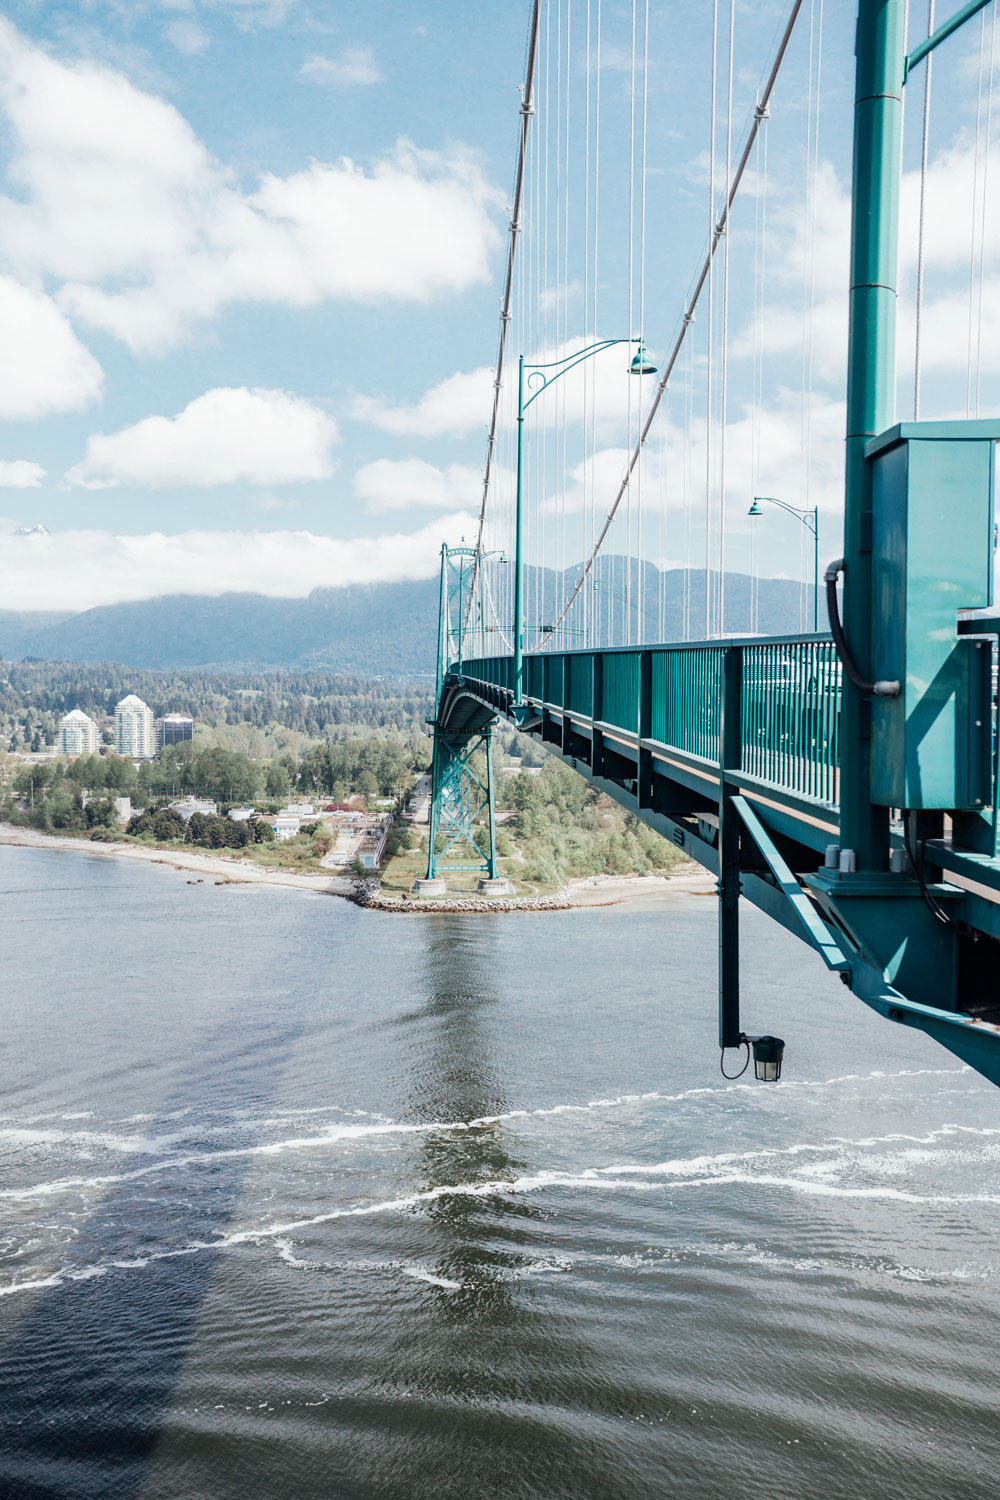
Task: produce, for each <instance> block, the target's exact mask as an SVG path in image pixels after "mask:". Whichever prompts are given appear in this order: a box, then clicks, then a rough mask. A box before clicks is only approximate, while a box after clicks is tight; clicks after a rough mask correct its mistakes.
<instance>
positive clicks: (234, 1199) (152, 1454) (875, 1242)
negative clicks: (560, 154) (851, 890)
mask: <svg viewBox="0 0 1000 1500" xmlns="http://www.w3.org/2000/svg"><path fill="white" fill-rule="evenodd" d="M0 892H2V897H3V902H4V909H5V916H6V921H5V923H4V936H3V940H2V956H3V965H2V976H3V995H4V1002H3V1016H4V1024H3V1032H2V1042H0V1045H2V1053H0V1056H2V1061H3V1075H2V1076H3V1088H2V1095H0V1497H3V1500H7V1497H12V1500H41V1497H46V1500H48V1497H59V1500H63V1497H65V1500H91V1497H101V1500H104V1497H108V1500H132V1497H136V1500H192V1497H199V1500H200V1497H211V1500H361V1497H366V1500H367V1497H371V1500H376V1497H377V1500H452V1497H455V1500H458V1497H461V1500H477V1497H488V1500H494V1497H496V1500H515V1497H517V1500H520V1497H525V1500H528V1497H530V1500H535V1497H566V1500H581V1497H600V1500H618V1497H622V1500H626V1497H627V1500H653V1497H661V1496H675V1497H683V1500H687V1497H694V1496H696V1495H697V1496H699V1497H707V1500H716V1497H717V1500H734V1497H753V1496H758V1495H759V1496H761V1497H763V1496H771V1497H773V1496H778V1497H814V1496H815V1497H822V1500H840V1497H844V1500H847V1497H851V1500H856V1497H858V1496H865V1497H866V1500H890V1497H891V1500H897V1497H900V1496H906V1497H907V1500H924V1497H926V1500H932V1497H933V1500H938V1497H941V1496H943V1495H948V1496H950V1497H957V1500H977V1497H984V1500H985V1497H987V1496H993V1495H995V1493H996V1484H997V1481H996V1471H997V1464H998V1460H1000V1438H998V1421H997V1403H998V1367H1000V1322H998V1316H997V1314H998V1310H1000V1295H998V1275H997V1273H998V1269H1000V1245H998V1239H997V1226H998V1221H1000V1093H998V1092H997V1091H996V1090H993V1089H992V1088H990V1087H989V1086H988V1085H987V1084H986V1083H985V1082H984V1081H983V1080H981V1079H980V1078H979V1077H978V1076H977V1075H976V1074H974V1073H971V1072H969V1071H968V1070H966V1069H964V1068H963V1067H962V1066H961V1065H960V1064H959V1063H958V1061H957V1060H956V1059H954V1058H953V1057H952V1056H951V1055H950V1054H948V1053H946V1052H944V1051H941V1050H940V1049H937V1048H935V1047H934V1046H933V1045H932V1044H931V1043H930V1042H928V1041H926V1040H925V1039H923V1038H921V1037H919V1036H916V1035H914V1034H912V1033H910V1032H908V1031H905V1030H903V1029H902V1028H895V1027H892V1026H891V1025H889V1024H887V1023H885V1022H883V1021H881V1020H880V1019H879V1018H877V1017H875V1016H873V1015H871V1014H870V1013H869V1012H867V1011H866V1010H865V1009H864V1007H862V1006H861V1005H860V1004H859V1003H858V1002H857V1001H855V1000H854V999H853V998H852V997H851V996H850V995H849V994H848V992H847V991H846V990H845V989H844V988H843V987H842V986H841V985H840V984H839V983H838V982H837V981H836V979H835V978H832V977H831V976H828V975H827V974H826V973H825V971H824V970H823V969H822V967H821V966H820V964H819V962H818V961H815V962H814V961H813V960H812V959H811V958H810V955H809V954H808V952H807V951H806V950H805V949H804V948H803V947H802V946H801V945H799V944H798V943H796V942H795V941H794V940H793V939H791V938H790V937H788V936H786V935H785V934H784V933H782V932H781V931H780V930H779V929H778V928H777V927H775V926H774V925H772V924H770V923H768V922H767V921H766V920H765V919H763V918H761V917H759V916H758V915H756V914H755V913H754V912H753V911H748V913H747V916H746V923H745V949H746V981H745V1014H744V1024H745V1025H746V1026H747V1028H748V1029H753V1030H772V1031H776V1032H778V1033H779V1034H781V1035H783V1036H784V1037H785V1038H786V1041H787V1044H788V1047H787V1054H786V1077H785V1079H783V1080H782V1082H781V1083H780V1084H778V1085H775V1086H766V1085H762V1084H756V1083H754V1082H753V1081H752V1080H750V1081H748V1080H747V1079H746V1078H744V1079H742V1080H740V1081H739V1082H734V1083H727V1082H726V1081H725V1080H724V1079H722V1078H721V1077H720V1075H719V1071H718V1053H717V1050H716V1048H715V1042H714V1035H715V1018H714V1006H715V994H714V984H715V973H714V965H715V917H714V909H713V903H712V901H711V900H705V899H704V898H697V897H690V898H683V899H681V900H679V901H678V902H677V903H676V905H671V906H669V907H667V906H664V905H661V906H659V907H656V908H651V909H648V910H621V909H619V910H597V911H594V910H591V911H586V910H583V911H575V912H556V913H544V914H530V915H528V914H525V915H523V916H497V917H492V918H490V917H487V918H482V917H476V918H473V917H439V918H419V917H391V916H384V915H380V914H376V913H367V912H363V911H360V910H358V909H356V908H354V907H352V906H350V905H349V904H347V903H345V902H343V901H338V900H335V899H331V898H328V897H320V896H314V895H311V894H304V893H300V892H297V891H282V890H267V889H263V888H250V887H241V886H222V887H216V886H215V885H214V884H212V883H211V881H207V882H206V883H203V884H200V885H191V884H189V883H188V877H187V876H186V875H185V874H183V873H181V872H177V871H173V870H169V869H165V868H158V867H154V866H140V865H134V864H131V863H120V862H116V861H114V860H108V859H100V858H88V857H85V856H74V855H70V854H62V853H48V852H41V851H33V850H20V849H10V848H0Z"/></svg>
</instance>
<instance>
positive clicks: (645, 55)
mask: <svg viewBox="0 0 1000 1500" xmlns="http://www.w3.org/2000/svg"><path fill="white" fill-rule="evenodd" d="M648 106H649V0H644V6H643V25H642V131H641V135H640V143H639V332H640V334H641V333H642V330H643V328H644V327H645V326H646V124H647V117H648ZM629 332H630V333H631V332H633V330H632V329H631V328H630V329H629ZM638 415H639V413H638V411H637V412H636V417H637V418H638ZM630 436H631V433H630ZM643 500H644V496H643V484H642V464H641V463H640V465H639V484H638V489H637V495H636V508H637V510H638V512H639V523H638V527H637V529H636V549H635V550H636V556H637V557H638V559H639V589H638V593H639V599H638V603H639V612H638V634H637V637H636V639H637V640H638V642H639V644H640V645H642V643H643V642H644V641H645V639H646V594H645V576H646V571H645V559H644V558H643V552H642V543H643ZM661 509H662V507H661ZM657 639H658V640H662V639H663V636H662V633H661V634H660V635H658V637H657Z"/></svg>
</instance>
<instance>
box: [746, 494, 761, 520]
mask: <svg viewBox="0 0 1000 1500" xmlns="http://www.w3.org/2000/svg"><path fill="white" fill-rule="evenodd" d="M763 514H764V512H763V511H762V510H761V508H760V505H759V504H758V502H757V496H756V495H754V497H753V504H752V505H751V507H750V509H749V510H748V511H747V515H748V516H762V515H763Z"/></svg>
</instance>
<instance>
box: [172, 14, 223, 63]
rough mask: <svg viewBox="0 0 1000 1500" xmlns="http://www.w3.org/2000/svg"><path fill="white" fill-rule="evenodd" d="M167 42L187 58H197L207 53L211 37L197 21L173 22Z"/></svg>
mask: <svg viewBox="0 0 1000 1500" xmlns="http://www.w3.org/2000/svg"><path fill="white" fill-rule="evenodd" d="M166 37H167V41H168V42H169V43H170V44H171V46H172V47H176V48H177V51H178V52H183V53H184V55H185V57H197V56H198V55H199V54H200V53H202V52H205V51H207V49H208V47H209V45H210V44H211V40H212V39H211V37H210V36H209V34H208V32H207V31H206V30H205V28H204V27H203V26H199V25H198V23H197V21H171V23H170V25H169V26H168V27H167V29H166Z"/></svg>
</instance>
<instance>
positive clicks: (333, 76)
mask: <svg viewBox="0 0 1000 1500" xmlns="http://www.w3.org/2000/svg"><path fill="white" fill-rule="evenodd" d="M299 72H300V73H301V75H302V77H303V78H309V79H311V80H312V82H313V83H329V84H332V85H333V86H334V87H335V88H339V89H349V88H357V87H359V86H362V85H364V84H369V83H381V81H382V74H381V73H380V72H379V68H378V64H377V63H376V61H375V55H374V53H373V52H372V49H371V48H370V47H347V48H345V49H344V51H343V52H342V53H341V54H340V56H339V57H320V56H315V57H307V58H306V60H305V62H304V63H303V64H302V67H301V68H300V69H299Z"/></svg>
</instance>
